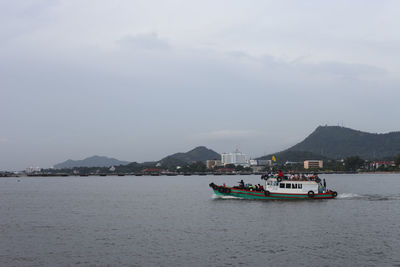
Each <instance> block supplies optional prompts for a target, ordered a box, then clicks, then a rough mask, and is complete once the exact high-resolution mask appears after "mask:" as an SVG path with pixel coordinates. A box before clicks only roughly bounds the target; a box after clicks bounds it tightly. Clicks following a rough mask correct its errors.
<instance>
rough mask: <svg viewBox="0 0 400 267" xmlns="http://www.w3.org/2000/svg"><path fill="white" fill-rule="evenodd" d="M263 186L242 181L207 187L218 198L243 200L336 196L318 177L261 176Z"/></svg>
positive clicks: (327, 197) (328, 197)
mask: <svg viewBox="0 0 400 267" xmlns="http://www.w3.org/2000/svg"><path fill="white" fill-rule="evenodd" d="M261 179H264V180H265V187H264V186H253V185H249V184H248V185H245V184H244V182H243V180H242V181H241V182H239V186H233V187H227V186H225V184H224V185H222V186H219V185H216V184H214V183H211V184H210V185H209V186H210V187H211V188H212V189H213V190H214V193H215V194H216V195H218V196H230V197H237V198H245V199H263V200H296V199H297V200H299V199H330V198H335V197H336V196H337V192H336V191H332V190H330V189H327V188H326V182H325V179H324V180H323V182H322V181H321V179H319V178H318V177H313V178H309V179H303V178H299V179H289V178H286V177H276V176H275V177H274V176H273V177H268V176H265V175H264V176H262V178H261Z"/></svg>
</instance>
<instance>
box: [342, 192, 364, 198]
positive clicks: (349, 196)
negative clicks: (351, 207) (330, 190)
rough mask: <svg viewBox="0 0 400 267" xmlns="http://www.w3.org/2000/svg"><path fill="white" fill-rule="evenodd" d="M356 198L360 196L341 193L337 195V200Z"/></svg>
mask: <svg viewBox="0 0 400 267" xmlns="http://www.w3.org/2000/svg"><path fill="white" fill-rule="evenodd" d="M358 197H361V195H359V194H354V193H341V194H338V195H337V198H358Z"/></svg>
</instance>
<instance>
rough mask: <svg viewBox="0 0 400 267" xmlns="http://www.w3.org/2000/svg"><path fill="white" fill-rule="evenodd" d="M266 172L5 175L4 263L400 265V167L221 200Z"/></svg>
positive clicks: (0, 204)
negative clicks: (282, 195)
mask: <svg viewBox="0 0 400 267" xmlns="http://www.w3.org/2000/svg"><path fill="white" fill-rule="evenodd" d="M242 178H244V180H245V182H251V183H260V182H261V180H259V177H258V176H246V177H239V176H176V177H143V176H142V177H128V176H124V177H62V178H4V179H0V216H1V217H0V265H1V266H66V265H81V266H87V265H91V266H94V265H102V266H104V265H129V266H229V265H233V266H238V265H243V266H272V265H278V266H283V265H286V266H310V265H311V266H317V265H318V266H338V265H342V266H356V265H361V266H400V253H399V247H400V175H373V174H367V175H325V176H323V177H322V178H326V179H327V182H328V187H329V188H332V189H334V190H336V191H338V193H339V195H338V197H337V199H334V200H316V201H295V202H282V201H254V200H237V199H221V198H218V197H216V196H215V195H213V193H212V191H211V188H209V187H208V184H209V183H210V182H215V183H217V184H222V183H223V182H226V183H227V184H228V185H233V184H235V183H236V182H237V181H239V180H240V179H242Z"/></svg>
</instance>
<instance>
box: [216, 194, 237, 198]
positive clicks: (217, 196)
mask: <svg viewBox="0 0 400 267" xmlns="http://www.w3.org/2000/svg"><path fill="white" fill-rule="evenodd" d="M212 198H213V199H241V198H240V197H233V196H219V195H216V194H213V195H212Z"/></svg>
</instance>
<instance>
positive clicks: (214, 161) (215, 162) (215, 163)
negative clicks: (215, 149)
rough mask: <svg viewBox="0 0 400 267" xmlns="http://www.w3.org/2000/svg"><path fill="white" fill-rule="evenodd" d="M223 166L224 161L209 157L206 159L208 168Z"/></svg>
mask: <svg viewBox="0 0 400 267" xmlns="http://www.w3.org/2000/svg"><path fill="white" fill-rule="evenodd" d="M219 166H222V162H221V161H220V160H218V159H209V160H207V161H206V167H207V169H214V168H215V167H219Z"/></svg>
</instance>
